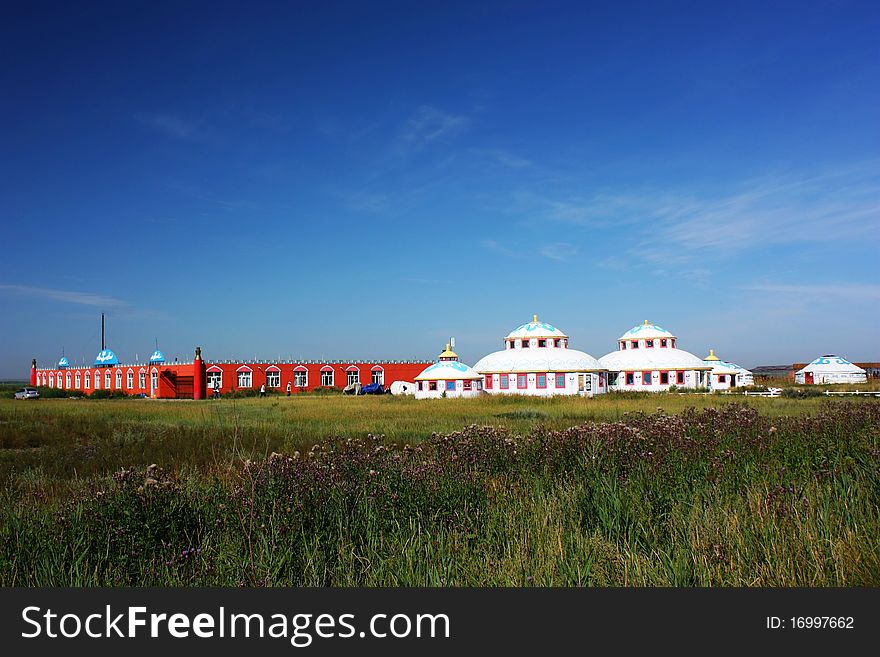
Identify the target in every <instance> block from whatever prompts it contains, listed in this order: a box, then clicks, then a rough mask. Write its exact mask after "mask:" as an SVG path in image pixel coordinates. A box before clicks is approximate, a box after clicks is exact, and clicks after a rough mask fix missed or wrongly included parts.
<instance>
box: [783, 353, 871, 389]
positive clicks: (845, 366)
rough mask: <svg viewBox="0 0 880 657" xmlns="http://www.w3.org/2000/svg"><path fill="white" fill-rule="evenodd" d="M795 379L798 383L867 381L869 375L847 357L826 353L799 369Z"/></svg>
mask: <svg viewBox="0 0 880 657" xmlns="http://www.w3.org/2000/svg"><path fill="white" fill-rule="evenodd" d="M794 380H795V382H797V383H806V384H813V383H865V382H867V380H868V375H867V373H866V372H865V370H863V369H862V368H861V367H859V366H858V365H854V364H852V363H850V362H849V361H848V360H847V359H846V358H843V357H841V356H835V355H834V354H825V355H824V356H819V357H818V358H817V359H816V360H814V361H813V362H812V363H809V364H808V365H807V366H806V367H803V368H801V369H799V370H798V371H797V372H796V373H795V375H794Z"/></svg>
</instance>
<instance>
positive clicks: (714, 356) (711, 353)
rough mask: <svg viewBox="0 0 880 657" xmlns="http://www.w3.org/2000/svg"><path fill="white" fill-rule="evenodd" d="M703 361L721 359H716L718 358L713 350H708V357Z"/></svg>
mask: <svg viewBox="0 0 880 657" xmlns="http://www.w3.org/2000/svg"><path fill="white" fill-rule="evenodd" d="M703 360H721V359H720V358H718V356H716V355H715V350H714V349H710V350H709V355H708V356H706V357H705V358H704V359H703Z"/></svg>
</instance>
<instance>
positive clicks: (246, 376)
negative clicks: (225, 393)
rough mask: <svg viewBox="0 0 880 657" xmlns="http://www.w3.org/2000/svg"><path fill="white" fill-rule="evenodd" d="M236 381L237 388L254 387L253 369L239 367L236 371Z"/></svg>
mask: <svg viewBox="0 0 880 657" xmlns="http://www.w3.org/2000/svg"><path fill="white" fill-rule="evenodd" d="M235 374H236V377H235V379H236V382H237V386H238V387H239V388H253V387H254V373H253V370H250V369H240V370H238V371H236V373H235Z"/></svg>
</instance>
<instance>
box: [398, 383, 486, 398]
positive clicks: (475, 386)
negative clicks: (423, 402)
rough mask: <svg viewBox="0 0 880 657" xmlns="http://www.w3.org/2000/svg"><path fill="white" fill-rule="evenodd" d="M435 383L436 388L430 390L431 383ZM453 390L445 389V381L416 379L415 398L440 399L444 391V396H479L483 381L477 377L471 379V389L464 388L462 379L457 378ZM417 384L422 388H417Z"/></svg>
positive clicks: (481, 391) (481, 392)
mask: <svg viewBox="0 0 880 657" xmlns="http://www.w3.org/2000/svg"><path fill="white" fill-rule="evenodd" d="M432 383H436V384H437V389H436V390H431V384H432ZM454 383H455V390H447V389H446V381H444V380H442V379H441V380H439V381H436V382H435V381H416V393H415V395H416V399H440V398H441V397H443V396H444V394H443V393H446V395H445V396H446V397H447V398H449V397H479V396H480V395H482V394H483V382H482V381H480V380H479V379H476V380H471V389H470V390H465V389H464V381H463V380H462V379H458V380H456V381H455V382H454ZM419 384H421V386H422V389H421V390H419Z"/></svg>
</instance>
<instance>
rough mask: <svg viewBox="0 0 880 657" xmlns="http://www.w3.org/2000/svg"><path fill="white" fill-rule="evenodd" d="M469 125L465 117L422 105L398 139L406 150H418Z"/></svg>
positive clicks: (468, 120)
mask: <svg viewBox="0 0 880 657" xmlns="http://www.w3.org/2000/svg"><path fill="white" fill-rule="evenodd" d="M469 123H470V119H469V118H468V117H466V116H463V115H459V114H450V113H448V112H444V111H442V110H439V109H437V108H436V107H431V106H429V105H422V106H421V107H419V108H418V109H417V110H416V113H415V114H414V115H413V116H412V117H410V119H409V120H408V121H407V122H406V124H405V125H404V127H403V130H402V131H401V133H400V139H401V141H402V143H403V144H404V146H405V147H406V148H407V149H410V150H420V149H421V148H424V147H425V146H426V145H428V144H430V143H431V142H433V141H436V140H438V139H441V138H443V137H447V136H449V135H453V134H455V133H457V132H460V131H461V130H463V129H465V128H466V127H467V126H468V124H469Z"/></svg>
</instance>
